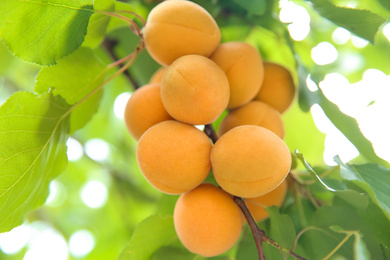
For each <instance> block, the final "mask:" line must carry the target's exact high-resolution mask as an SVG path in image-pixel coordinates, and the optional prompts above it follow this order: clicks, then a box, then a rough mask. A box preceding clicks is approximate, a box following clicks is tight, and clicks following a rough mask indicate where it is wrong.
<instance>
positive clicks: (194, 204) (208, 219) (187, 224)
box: [173, 183, 243, 257]
mask: <svg viewBox="0 0 390 260" xmlns="http://www.w3.org/2000/svg"><path fill="white" fill-rule="evenodd" d="M173 218H174V224H175V229H176V233H177V235H178V237H179V239H180V241H181V242H182V243H183V245H184V246H185V247H186V248H187V249H188V250H189V251H191V252H193V253H195V254H199V255H202V256H205V257H212V256H216V255H220V254H222V253H224V252H226V251H227V250H229V249H230V248H231V247H232V246H233V245H234V244H235V243H236V242H237V240H238V238H239V237H240V234H241V231H242V225H243V216H242V213H241V211H240V208H239V207H238V206H237V204H236V203H235V202H234V201H233V197H232V196H231V195H230V194H228V193H226V192H225V191H223V190H222V189H219V188H217V187H215V186H213V185H211V184H206V183H205V184H201V185H200V186H199V187H197V188H195V189H194V190H191V191H189V192H187V193H184V194H182V195H181V196H180V198H179V200H178V201H177V203H176V206H175V211H174V215H173Z"/></svg>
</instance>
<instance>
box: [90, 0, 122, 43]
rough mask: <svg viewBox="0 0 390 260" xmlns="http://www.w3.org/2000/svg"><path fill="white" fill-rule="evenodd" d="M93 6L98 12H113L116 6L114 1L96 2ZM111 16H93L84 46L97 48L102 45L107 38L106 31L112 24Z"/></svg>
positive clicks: (99, 0) (96, 0)
mask: <svg viewBox="0 0 390 260" xmlns="http://www.w3.org/2000/svg"><path fill="white" fill-rule="evenodd" d="M93 6H94V8H95V9H96V10H101V11H113V10H114V8H115V7H114V6H115V1H114V0H95V1H94V2H93ZM110 18H111V17H110V16H108V15H106V14H99V13H95V14H93V15H92V16H91V19H90V21H89V24H88V29H87V35H86V36H85V40H84V43H83V46H86V47H90V48H93V49H94V48H96V47H98V46H99V44H101V43H102V41H103V40H104V37H105V36H106V29H107V26H108V23H109V22H110Z"/></svg>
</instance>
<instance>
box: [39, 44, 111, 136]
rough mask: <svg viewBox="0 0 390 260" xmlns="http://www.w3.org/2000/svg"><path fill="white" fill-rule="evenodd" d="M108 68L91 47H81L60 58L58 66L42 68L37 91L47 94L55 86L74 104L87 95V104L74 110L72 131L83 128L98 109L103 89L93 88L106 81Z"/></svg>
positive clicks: (71, 121)
mask: <svg viewBox="0 0 390 260" xmlns="http://www.w3.org/2000/svg"><path fill="white" fill-rule="evenodd" d="M104 69H105V66H104V65H103V64H102V63H101V62H100V60H98V59H97V57H96V56H95V55H94V53H93V52H92V50H91V49H88V48H80V49H78V50H76V51H75V52H74V53H72V54H71V55H69V56H67V57H65V58H63V59H61V60H59V61H58V64H57V65H55V66H50V67H44V68H42V69H41V70H40V71H39V73H38V75H37V77H36V84H35V91H36V92H37V93H45V92H47V91H49V89H50V88H54V90H53V93H54V94H59V95H60V96H61V97H63V98H64V99H65V100H66V102H67V103H68V104H70V105H73V104H75V103H77V102H79V101H80V100H82V99H84V98H86V100H85V101H84V102H83V104H81V105H79V106H77V107H76V108H75V109H74V110H73V111H72V115H71V118H70V127H71V129H70V130H71V131H70V132H71V133H72V132H74V131H75V130H77V129H79V128H81V127H83V126H84V125H85V124H86V123H87V122H88V121H89V119H90V118H91V117H92V115H93V114H94V113H95V112H96V111H97V109H98V106H99V101H100V99H101V97H102V94H103V91H102V89H99V90H98V91H96V92H95V93H93V92H92V91H94V90H95V89H97V87H99V86H100V85H101V84H102V83H103V80H104V76H105V74H106V71H105V70H104ZM90 93H92V94H90Z"/></svg>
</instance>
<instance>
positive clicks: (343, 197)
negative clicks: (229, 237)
mask: <svg viewBox="0 0 390 260" xmlns="http://www.w3.org/2000/svg"><path fill="white" fill-rule="evenodd" d="M195 2H198V3H199V4H200V5H202V6H204V7H205V8H206V9H207V10H208V11H209V12H210V13H211V14H212V15H213V16H214V17H215V19H216V21H217V23H218V25H219V26H220V28H221V32H222V41H233V40H235V41H246V42H249V43H251V44H252V45H253V46H255V47H256V48H257V49H258V50H259V51H260V52H261V54H262V56H263V58H264V59H265V60H270V61H274V62H277V63H280V64H283V65H284V66H286V67H287V68H289V69H290V70H291V71H292V72H293V74H294V78H295V80H296V82H297V83H298V82H299V84H297V85H299V89H298V101H297V102H296V103H295V104H294V105H293V106H292V107H291V108H290V109H289V111H288V112H287V113H286V114H284V116H283V120H284V122H285V127H286V138H285V141H286V143H287V145H288V146H289V148H290V151H291V152H292V156H293V159H294V161H295V164H294V165H295V168H294V169H293V170H292V172H291V174H290V177H289V192H288V195H287V198H286V200H285V202H284V204H283V206H282V207H281V208H280V209H278V208H276V207H270V208H268V209H267V210H268V212H269V213H270V218H269V219H267V220H265V221H262V222H260V223H259V226H260V227H261V228H262V229H263V230H264V231H265V232H266V234H267V235H268V236H270V237H271V238H272V239H274V240H275V241H277V242H278V243H279V244H281V245H282V246H283V247H285V248H293V249H294V252H296V253H298V254H300V255H301V256H303V257H305V258H307V259H379V260H380V259H390V233H389V232H388V231H389V230H390V204H389V203H390V192H389V191H390V172H389V162H388V161H386V160H385V159H383V158H381V157H380V156H378V155H377V154H376V152H375V149H374V147H373V145H372V140H370V139H368V138H367V137H366V135H365V134H364V131H363V130H362V129H361V128H360V127H359V123H358V121H357V119H355V118H354V117H352V116H351V115H348V114H347V113H345V112H344V111H343V110H342V109H341V108H340V107H339V106H338V105H337V104H335V103H334V102H332V101H331V100H330V99H329V97H328V96H327V95H326V93H324V91H323V90H322V89H321V82H322V81H323V80H324V78H325V76H326V75H327V74H330V73H333V72H339V73H341V74H343V75H344V76H345V77H346V78H348V79H349V81H350V82H357V81H359V80H360V79H361V78H362V74H363V72H364V71H366V70H367V69H368V68H375V69H378V70H381V71H383V72H384V73H385V74H386V75H389V74H390V68H389V66H388V60H389V58H390V47H389V46H390V45H389V41H388V40H387V39H386V38H385V37H384V36H383V34H382V28H383V25H384V23H386V22H388V21H386V19H385V18H384V17H389V14H390V7H389V4H388V2H387V1H384V0H370V1H368V0H366V1H344V0H333V1H331V0H311V1H302V0H294V1H293V2H294V3H295V5H298V6H301V7H303V8H305V9H306V10H307V12H308V13H309V14H310V17H311V31H310V34H309V35H308V36H306V38H305V39H304V40H294V39H293V38H292V37H291V36H290V34H289V29H288V25H287V24H285V23H282V22H281V21H280V20H279V19H278V18H277V15H278V14H279V12H280V6H279V5H278V1H276V0H257V1H236V0H231V1H195ZM282 2H285V3H286V1H281V3H282ZM348 3H350V4H351V3H353V4H354V8H351V7H350V6H348V5H347V4H348ZM156 4H157V2H155V1H150V0H149V1H147V0H144V1H143V0H135V1H131V2H130V3H125V2H123V1H122V2H120V1H114V0H99V1H96V0H95V1H90V0H79V1H69V0H61V1H58V0H46V1H43V0H34V1H32V0H17V1H15V0H2V1H0V38H1V39H2V41H3V43H1V44H0V57H1V60H0V78H1V79H2V86H1V88H0V102H1V103H2V104H1V106H0V232H8V231H10V230H12V229H13V228H15V227H17V226H19V225H21V224H23V222H24V223H25V224H24V225H30V224H31V223H35V222H37V221H44V222H47V223H50V225H51V226H52V229H54V230H57V231H59V232H60V233H61V235H62V236H63V237H64V238H65V240H66V241H68V240H69V239H70V237H71V235H72V234H73V233H74V232H75V231H77V230H80V229H86V230H89V231H90V232H91V233H92V234H93V235H94V237H95V247H94V248H93V250H92V251H91V252H89V253H88V254H87V255H86V256H85V259H95V260H96V259H115V258H117V257H119V259H137V260H138V259H176V258H177V259H204V257H200V256H197V255H194V254H192V253H190V252H188V251H187V250H186V249H184V247H183V246H182V245H181V244H180V242H179V241H178V239H177V236H176V234H175V232H174V227H173V223H172V212H173V207H174V204H175V202H176V200H177V196H169V195H161V194H160V193H158V192H156V191H154V190H153V188H151V187H150V185H149V184H148V183H147V182H146V181H145V180H144V179H143V177H142V175H141V173H140V171H139V169H138V166H137V164H136V159H135V147H136V142H135V141H134V140H133V139H132V138H131V137H130V136H129V135H128V133H127V131H126V128H125V126H124V124H123V121H122V119H118V117H117V116H116V115H115V113H114V108H115V104H117V103H118V102H115V101H116V100H117V99H116V98H117V97H118V96H119V95H120V94H123V93H128V92H132V91H134V88H135V87H137V86H138V85H144V84H145V83H147V81H148V79H149V78H150V76H151V75H152V74H153V72H154V71H155V70H156V69H157V68H158V65H157V64H156V63H155V62H154V61H153V60H152V59H151V58H150V56H149V55H148V53H147V52H146V51H145V50H143V51H142V52H140V53H138V50H139V49H136V48H137V47H139V46H142V44H141V43H140V39H139V37H138V36H137V35H134V34H133V32H132V31H131V30H130V29H129V23H128V21H126V20H124V19H123V17H127V19H129V20H132V21H133V22H134V23H135V25H137V26H139V27H142V20H141V19H140V18H139V17H137V16H136V15H134V13H136V14H138V15H140V16H142V17H143V18H144V19H146V17H147V14H148V13H149V11H150V10H151V8H153V7H154V6H155V5H156ZM131 12H134V13H131ZM118 16H120V17H118ZM121 17H122V19H121ZM339 26H341V27H343V28H345V29H347V30H349V31H350V32H351V33H353V34H354V35H356V36H359V37H361V38H364V39H365V40H367V41H368V42H370V44H369V45H367V46H366V47H364V48H361V49H360V48H358V47H355V46H354V45H353V44H352V43H351V42H350V41H349V42H347V43H346V44H344V45H337V43H334V42H333V41H332V33H333V31H334V30H335V29H337V28H338V27H339ZM130 27H132V28H134V24H133V25H132V26H130ZM323 41H327V42H332V43H333V45H336V46H337V50H338V52H339V59H338V60H337V61H335V62H333V63H331V64H328V65H323V66H320V65H317V64H316V63H315V62H314V61H313V60H312V58H311V52H310V50H311V49H312V48H313V47H314V46H316V45H317V44H318V43H320V42H323ZM132 52H134V55H133V56H131V55H129V54H130V53H132ZM127 55H129V56H127ZM342 55H346V56H347V55H355V56H356V55H358V56H359V57H360V59H361V60H363V62H362V63H361V64H362V65H360V66H357V67H356V68H355V69H351V68H349V67H348V66H345V64H344V63H343V59H342V57H343V56H342ZM126 57H127V58H126ZM122 58H125V60H123V62H119V63H114V64H112V62H114V61H116V60H119V59H122ZM133 58H135V61H134V59H133ZM21 60H22V61H21ZM128 61H129V63H128V65H131V62H134V63H133V64H132V65H131V66H130V67H129V68H128V69H127V70H126V72H125V73H122V74H120V75H119V76H118V75H117V74H115V73H116V72H118V69H119V68H118V66H116V65H124V64H125V62H128ZM351 67H353V66H351ZM307 78H311V79H312V80H313V81H314V82H315V84H316V87H317V90H314V91H313V90H312V89H310V88H309V87H308V84H306V82H307ZM351 98H353V97H351ZM313 105H319V106H320V107H321V108H322V110H323V112H324V113H325V115H326V116H327V118H328V119H329V120H330V121H331V122H332V123H333V124H334V126H335V127H336V128H337V129H338V130H339V131H341V133H342V134H343V135H344V136H345V137H346V138H347V139H348V140H349V141H350V142H351V143H352V144H353V145H354V146H355V147H356V149H357V150H358V151H359V154H360V155H359V156H358V157H357V158H355V159H354V160H353V161H351V162H344V161H342V160H341V159H340V157H335V165H334V166H329V165H326V164H325V163H324V160H323V152H324V140H325V135H324V134H323V133H322V132H320V131H319V130H318V129H317V128H316V127H315V124H314V121H313V118H312V116H311V115H310V113H309V112H310V111H311V110H310V109H311V108H312V107H313ZM378 120H383V119H378ZM219 122H220V120H217V122H215V123H214V126H215V127H218V123H219ZM69 138H71V140H73V141H76V140H77V141H76V142H78V143H79V144H81V149H83V151H84V152H83V155H82V157H81V158H77V159H73V158H72V157H71V153H70V152H72V150H71V149H72V147H71V145H70V143H69V142H67V141H68V140H69ZM91 140H92V141H93V140H100V141H103V142H104V144H106V145H107V146H108V148H107V149H108V151H109V152H108V155H107V156H106V157H105V158H104V159H99V158H94V157H93V156H92V155H91V153H89V152H88V151H89V150H88V147H89V144H90V141H91ZM67 146H68V149H69V152H68V154H67ZM95 149H96V148H95ZM296 149H297V150H299V152H298V151H296V152H294V151H295V150H296ZM67 155H68V156H69V161H68V158H67ZM303 155H304V156H303ZM53 180H54V181H53ZM91 180H97V181H99V182H101V183H103V184H104V185H105V187H106V188H107V189H108V200H107V202H106V203H105V204H104V205H103V206H101V207H100V208H90V207H87V206H86V205H85V204H84V203H83V201H82V199H81V198H80V196H79V194H80V191H82V190H83V188H84V187H86V184H88V183H89V182H90V181H91ZM210 181H211V182H212V181H213V180H210ZM53 183H54V184H56V185H58V187H60V188H57V196H56V197H55V198H54V200H47V198H48V195H49V186H50V187H51V186H52V185H53ZM61 194H62V195H61ZM0 249H2V248H1V240H0ZM26 250H27V247H25V249H23V250H22V251H20V252H19V253H17V254H14V255H12V254H6V253H5V252H2V251H1V250H0V258H1V259H22V258H23V255H24V254H25V252H26ZM264 251H265V254H266V257H267V259H285V258H287V259H292V257H291V256H287V254H286V253H285V252H281V251H279V250H278V249H276V248H274V247H273V246H271V245H269V244H264ZM175 257H176V258H175ZM75 258H77V256H69V259H75ZM256 258H257V251H256V248H255V244H254V240H253V236H252V233H251V232H250V230H249V228H248V227H247V226H246V227H245V228H244V232H243V234H242V237H241V239H240V241H239V243H238V244H237V245H236V246H235V247H234V248H233V249H232V250H230V251H229V252H227V253H226V254H224V255H222V256H219V257H215V258H214V259H221V260H222V259H256ZM210 259H213V258H210Z"/></svg>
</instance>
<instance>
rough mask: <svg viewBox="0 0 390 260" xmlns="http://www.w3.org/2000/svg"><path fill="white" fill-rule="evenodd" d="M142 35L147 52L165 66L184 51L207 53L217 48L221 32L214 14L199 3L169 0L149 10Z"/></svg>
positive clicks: (187, 52)
mask: <svg viewBox="0 0 390 260" xmlns="http://www.w3.org/2000/svg"><path fill="white" fill-rule="evenodd" d="M144 39H145V47H146V49H147V51H148V52H149V54H150V56H152V58H153V59H155V60H156V61H157V62H158V63H160V64H161V65H165V66H168V65H170V64H171V63H172V62H173V61H174V60H176V59H177V58H179V57H181V56H184V55H188V54H199V55H203V56H209V55H210V54H211V53H212V52H213V51H214V50H215V48H217V46H218V44H219V42H220V40H221V33H220V31H219V28H218V25H217V23H216V22H215V20H214V18H213V17H212V16H211V15H210V14H209V13H208V12H207V11H206V10H205V9H204V8H203V7H201V6H200V5H198V4H196V3H193V2H191V1H184V0H169V1H164V2H162V3H160V4H158V5H157V6H156V7H154V8H153V9H152V11H151V12H150V13H149V16H148V18H147V21H146V25H145V28H144Z"/></svg>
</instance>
